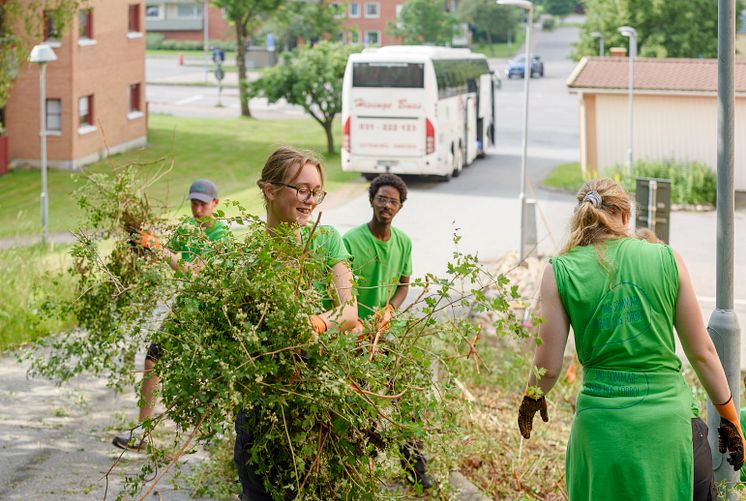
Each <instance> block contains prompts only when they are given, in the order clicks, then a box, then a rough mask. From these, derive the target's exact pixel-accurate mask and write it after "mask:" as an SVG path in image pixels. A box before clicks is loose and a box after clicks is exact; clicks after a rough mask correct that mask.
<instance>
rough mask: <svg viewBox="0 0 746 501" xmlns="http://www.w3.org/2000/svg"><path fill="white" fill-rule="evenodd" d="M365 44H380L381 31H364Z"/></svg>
mask: <svg viewBox="0 0 746 501" xmlns="http://www.w3.org/2000/svg"><path fill="white" fill-rule="evenodd" d="M365 45H381V32H380V31H366V32H365Z"/></svg>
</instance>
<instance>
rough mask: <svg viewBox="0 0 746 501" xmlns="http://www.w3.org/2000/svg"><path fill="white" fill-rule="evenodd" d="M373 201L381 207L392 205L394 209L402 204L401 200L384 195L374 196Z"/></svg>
mask: <svg viewBox="0 0 746 501" xmlns="http://www.w3.org/2000/svg"><path fill="white" fill-rule="evenodd" d="M373 202H375V204H376V205H378V206H380V207H386V206H387V205H390V206H391V207H393V208H394V209H396V208H397V207H399V206H401V202H400V201H398V200H394V199H393V198H388V197H384V196H383V195H376V196H375V197H373Z"/></svg>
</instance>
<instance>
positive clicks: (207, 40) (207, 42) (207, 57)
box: [202, 0, 210, 83]
mask: <svg viewBox="0 0 746 501" xmlns="http://www.w3.org/2000/svg"><path fill="white" fill-rule="evenodd" d="M209 7H210V2H209V0H205V3H204V5H203V7H202V34H203V37H204V42H203V47H202V50H203V51H204V53H205V83H207V78H208V76H209V74H210V48H209V47H208V45H210V33H209V29H210V28H209V26H208V21H209V14H208V8H209Z"/></svg>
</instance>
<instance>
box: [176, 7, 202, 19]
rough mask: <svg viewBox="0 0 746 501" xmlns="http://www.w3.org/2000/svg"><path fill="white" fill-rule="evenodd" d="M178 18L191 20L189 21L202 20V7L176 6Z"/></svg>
mask: <svg viewBox="0 0 746 501" xmlns="http://www.w3.org/2000/svg"><path fill="white" fill-rule="evenodd" d="M176 17H180V18H189V19H201V18H202V5H197V4H194V3H179V4H176Z"/></svg>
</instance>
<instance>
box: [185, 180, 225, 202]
mask: <svg viewBox="0 0 746 501" xmlns="http://www.w3.org/2000/svg"><path fill="white" fill-rule="evenodd" d="M216 198H218V188H217V186H215V183H213V182H212V181H210V180H209V179H197V180H196V181H195V182H193V183H192V185H191V186H190V187H189V195H187V200H199V201H200V202H205V203H209V202H212V201H213V200H214V199H216Z"/></svg>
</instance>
